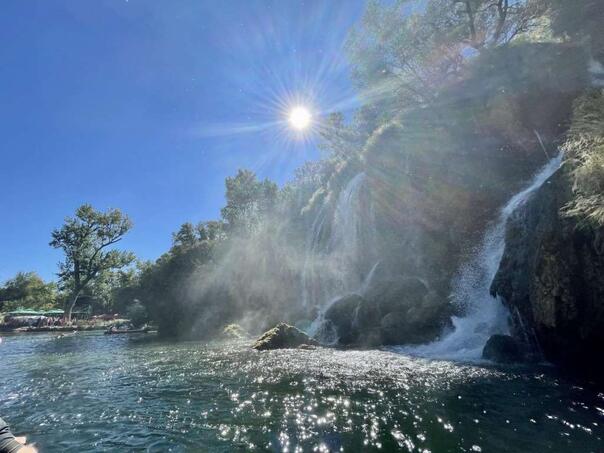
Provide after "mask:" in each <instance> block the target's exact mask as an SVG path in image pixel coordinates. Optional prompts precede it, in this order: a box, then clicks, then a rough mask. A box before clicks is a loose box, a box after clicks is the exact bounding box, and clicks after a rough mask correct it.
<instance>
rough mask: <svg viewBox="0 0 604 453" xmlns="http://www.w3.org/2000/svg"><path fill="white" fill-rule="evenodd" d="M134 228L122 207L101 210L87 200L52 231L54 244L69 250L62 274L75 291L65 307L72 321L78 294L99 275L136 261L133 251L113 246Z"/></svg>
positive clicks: (63, 279) (67, 317)
mask: <svg viewBox="0 0 604 453" xmlns="http://www.w3.org/2000/svg"><path fill="white" fill-rule="evenodd" d="M131 228H132V222H131V221H130V219H129V218H128V217H127V216H126V215H124V214H122V212H121V211H120V210H118V209H110V210H108V211H107V212H101V211H96V210H95V209H94V208H93V207H92V206H90V205H88V204H85V205H82V206H80V207H79V208H78V209H77V210H76V212H75V216H74V217H68V218H67V219H65V223H64V224H63V226H62V227H61V228H58V229H56V230H54V231H53V232H52V240H51V241H50V245H51V246H52V247H54V248H59V249H62V250H63V252H64V253H65V260H64V261H62V262H61V263H59V273H58V276H59V279H60V282H61V284H62V286H63V287H64V288H65V289H68V290H69V291H70V292H71V298H70V300H69V301H68V302H67V306H66V307H65V317H66V319H67V320H68V321H70V320H71V312H72V310H73V307H74V306H75V304H76V302H77V301H78V298H79V297H80V296H81V295H82V293H83V292H84V290H85V289H86V288H88V287H89V285H91V284H92V283H93V282H94V280H95V279H97V278H99V276H101V275H102V274H103V273H104V272H108V271H113V270H117V269H121V268H123V267H125V266H127V265H129V264H130V263H132V262H133V261H134V255H133V254H132V253H130V252H126V251H120V250H115V249H113V248H112V246H114V245H115V244H116V243H117V242H119V241H121V240H122V238H123V237H124V235H125V234H126V233H127V232H128V231H129V230H130V229H131Z"/></svg>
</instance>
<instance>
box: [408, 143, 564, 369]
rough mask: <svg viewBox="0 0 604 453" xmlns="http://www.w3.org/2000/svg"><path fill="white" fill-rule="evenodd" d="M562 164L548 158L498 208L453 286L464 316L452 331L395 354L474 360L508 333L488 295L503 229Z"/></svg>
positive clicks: (503, 312) (504, 317)
mask: <svg viewBox="0 0 604 453" xmlns="http://www.w3.org/2000/svg"><path fill="white" fill-rule="evenodd" d="M561 162H562V153H560V154H559V155H558V156H557V157H555V158H553V159H551V160H550V161H549V162H548V163H547V164H546V165H545V166H544V167H543V168H542V169H541V170H540V171H539V172H538V173H536V174H535V176H534V177H533V179H532V181H531V183H530V184H529V185H528V186H527V187H526V188H525V189H523V190H522V191H520V192H519V193H517V194H516V195H514V196H513V197H512V198H511V199H510V200H509V201H508V202H507V204H506V205H505V206H504V207H503V209H501V211H500V213H499V218H498V219H497V221H496V223H494V224H493V226H492V227H491V228H490V229H489V230H488V231H487V233H486V234H485V236H484V239H483V242H482V244H481V247H480V249H479V250H478V253H477V254H476V256H475V257H474V258H473V259H472V260H471V261H470V262H469V263H468V264H466V265H465V266H464V267H463V268H462V269H461V272H460V274H459V276H458V278H457V280H456V282H455V284H454V286H453V291H452V294H451V302H452V303H453V304H454V305H455V306H456V307H459V308H461V309H462V310H463V311H464V312H465V313H466V315H465V316H463V317H453V326H454V330H453V331H452V332H450V333H448V334H446V335H445V336H444V337H443V338H442V339H440V340H438V341H435V342H433V343H429V344H426V345H421V346H414V347H400V348H397V350H398V351H400V352H404V353H408V354H413V355H420V356H424V357H430V358H437V359H451V360H477V359H480V358H481V354H482V348H483V347H484V345H485V343H486V342H487V340H488V339H489V337H490V336H491V335H494V334H507V333H509V326H508V318H509V313H508V310H507V309H506V308H505V307H504V306H503V304H502V303H501V301H500V300H498V299H496V298H494V297H492V296H491V295H490V292H489V288H490V286H491V282H492V281H493V278H494V277H495V274H496V273H497V269H498V268H499V263H500V261H501V258H502V256H503V252H504V248H505V226H506V223H507V220H508V218H509V217H510V215H511V214H512V213H513V212H514V211H515V210H516V209H517V208H518V207H519V206H521V205H522V204H524V203H525V202H526V201H527V200H528V199H529V198H530V196H531V195H532V194H533V192H535V190H537V189H538V188H539V187H541V186H542V185H543V184H544V183H545V181H547V179H548V178H549V177H550V176H552V175H553V174H554V173H555V172H556V170H558V168H560V165H561Z"/></svg>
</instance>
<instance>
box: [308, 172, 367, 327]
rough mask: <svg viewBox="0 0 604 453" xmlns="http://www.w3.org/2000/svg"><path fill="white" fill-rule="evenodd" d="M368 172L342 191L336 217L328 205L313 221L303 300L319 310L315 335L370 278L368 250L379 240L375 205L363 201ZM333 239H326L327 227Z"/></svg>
mask: <svg viewBox="0 0 604 453" xmlns="http://www.w3.org/2000/svg"><path fill="white" fill-rule="evenodd" d="M365 184H366V176H365V173H358V174H357V175H356V176H354V177H353V178H352V179H351V180H350V181H349V182H348V184H347V185H346V186H345V187H344V188H343V189H342V190H341V191H340V193H339V195H338V199H337V202H336V204H335V208H334V210H333V216H332V218H331V219H330V218H329V217H328V216H329V214H330V211H329V209H328V207H327V206H328V205H324V206H323V207H322V208H321V209H320V210H319V212H318V214H317V217H316V218H315V220H314V221H313V224H312V227H311V229H310V232H309V235H308V237H307V240H306V258H305V265H304V270H303V273H302V293H303V295H302V300H303V303H304V305H305V306H306V307H309V308H310V307H317V309H318V316H317V317H316V319H315V321H314V322H313V324H312V326H311V328H310V329H309V333H310V334H315V333H316V332H317V329H318V327H319V326H320V325H321V320H322V316H323V313H324V312H325V310H327V308H329V306H330V305H331V303H332V302H333V301H334V300H336V299H337V298H338V297H339V296H342V295H344V294H348V293H352V292H359V291H361V290H362V288H363V286H364V283H365V282H366V280H367V276H368V275H370V274H371V273H372V271H373V270H374V269H375V267H376V265H375V264H374V265H373V268H372V270H370V271H369V272H367V269H366V268H365V266H364V263H365V261H366V260H367V258H368V257H367V256H364V254H365V252H367V249H368V248H370V249H372V248H374V247H372V245H371V244H372V241H374V240H375V222H374V220H373V212H372V209H371V206H370V204H369V206H368V204H367V203H364V202H363V189H364V187H365ZM327 226H328V227H329V230H328V231H329V236H328V237H327V238H324V235H325V228H326V227H327Z"/></svg>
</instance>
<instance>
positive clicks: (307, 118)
mask: <svg viewBox="0 0 604 453" xmlns="http://www.w3.org/2000/svg"><path fill="white" fill-rule="evenodd" d="M311 119H312V116H311V114H310V111H309V110H308V109H307V108H306V107H302V106H299V107H294V108H293V109H292V110H291V111H290V112H289V124H290V125H291V127H293V128H294V129H297V130H299V131H302V130H304V129H306V128H307V127H308V126H310V122H311Z"/></svg>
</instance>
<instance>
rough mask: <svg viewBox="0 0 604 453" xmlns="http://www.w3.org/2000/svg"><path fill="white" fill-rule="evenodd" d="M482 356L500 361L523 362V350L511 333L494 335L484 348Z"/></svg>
mask: <svg viewBox="0 0 604 453" xmlns="http://www.w3.org/2000/svg"><path fill="white" fill-rule="evenodd" d="M482 358H483V359H487V360H492V361H493V362H500V363H515V362H521V361H522V359H523V355H522V351H521V349H520V346H519V345H518V342H517V341H516V340H514V338H512V337H511V336H509V335H492V336H491V338H489V340H488V341H487V344H486V345H485V346H484V348H483V350H482Z"/></svg>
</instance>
